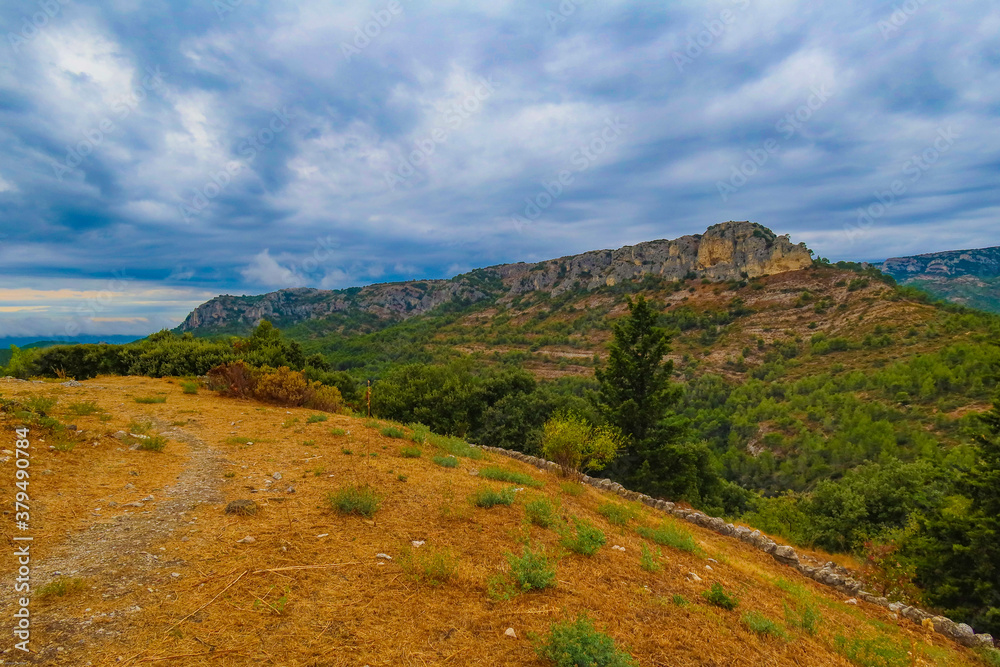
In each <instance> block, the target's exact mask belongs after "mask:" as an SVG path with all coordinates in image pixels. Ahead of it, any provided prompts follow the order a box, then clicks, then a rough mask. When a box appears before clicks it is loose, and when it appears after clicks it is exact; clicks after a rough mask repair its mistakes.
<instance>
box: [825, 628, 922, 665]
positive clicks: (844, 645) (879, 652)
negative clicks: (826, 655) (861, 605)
mask: <svg viewBox="0 0 1000 667" xmlns="http://www.w3.org/2000/svg"><path fill="white" fill-rule="evenodd" d="M834 645H835V646H836V648H837V652H838V653H841V654H843V655H844V657H846V658H847V659H848V660H850V661H851V662H853V663H854V664H856V665H860V666H861V667H907V666H908V665H910V664H911V661H910V656H909V655H908V653H909V652H908V650H907V648H906V647H905V646H900V645H897V644H896V643H895V642H893V641H892V640H891V639H889V638H888V637H886V636H885V635H878V636H877V637H874V638H871V639H865V638H862V637H857V636H855V637H851V638H850V639H848V638H847V637H844V636H843V635H837V637H836V638H835V639H834Z"/></svg>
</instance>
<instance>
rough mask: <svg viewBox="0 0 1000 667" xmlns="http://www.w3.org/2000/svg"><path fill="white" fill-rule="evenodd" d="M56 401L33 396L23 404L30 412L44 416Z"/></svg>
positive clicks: (55, 399) (56, 399)
mask: <svg viewBox="0 0 1000 667" xmlns="http://www.w3.org/2000/svg"><path fill="white" fill-rule="evenodd" d="M58 400H59V399H58V398H46V397H44V396H33V397H32V398H29V399H28V400H26V401H25V402H24V404H25V405H26V406H27V408H28V409H29V410H31V411H32V412H39V413H41V414H45V413H46V412H48V411H49V410H51V409H52V408H53V407H55V404H56V402H57V401H58ZM70 412H73V411H72V409H70ZM74 414H75V413H74ZM88 414H89V413H88Z"/></svg>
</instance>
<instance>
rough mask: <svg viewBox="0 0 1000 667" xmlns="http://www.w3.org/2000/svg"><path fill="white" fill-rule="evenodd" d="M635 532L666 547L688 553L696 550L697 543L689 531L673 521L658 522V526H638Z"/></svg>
mask: <svg viewBox="0 0 1000 667" xmlns="http://www.w3.org/2000/svg"><path fill="white" fill-rule="evenodd" d="M635 532H637V533H639V534H640V535H642V536H643V537H645V538H646V539H648V540H653V541H654V542H656V543H657V544H661V545H663V546H666V547H673V548H674V549H680V550H681V551H687V552H689V553H694V552H695V551H697V550H698V545H697V544H695V541H694V536H693V535H691V533H690V532H688V531H686V530H684V529H683V528H681V527H680V526H678V525H677V523H676V522H674V521H664V522H663V523H662V524H660V527H659V528H647V527H646V526H639V527H638V528H636V529H635Z"/></svg>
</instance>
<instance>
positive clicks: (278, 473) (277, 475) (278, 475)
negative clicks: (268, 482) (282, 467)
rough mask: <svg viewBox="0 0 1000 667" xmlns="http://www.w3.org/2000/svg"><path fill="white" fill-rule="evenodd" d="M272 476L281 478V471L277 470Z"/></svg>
mask: <svg viewBox="0 0 1000 667" xmlns="http://www.w3.org/2000/svg"><path fill="white" fill-rule="evenodd" d="M271 477H273V478H275V479H281V473H280V472H276V473H274V474H273V475H271Z"/></svg>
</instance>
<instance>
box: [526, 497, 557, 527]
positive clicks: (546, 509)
mask: <svg viewBox="0 0 1000 667" xmlns="http://www.w3.org/2000/svg"><path fill="white" fill-rule="evenodd" d="M524 512H525V516H527V518H528V521H530V522H531V523H533V524H535V525H536V526H538V527H540V528H551V527H552V526H554V525H556V523H557V521H558V517H557V516H556V507H555V505H553V503H552V501H551V500H549V499H548V498H545V497H541V498H535V499H534V500H532V501H529V502H528V503H526V504H525V505H524Z"/></svg>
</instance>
